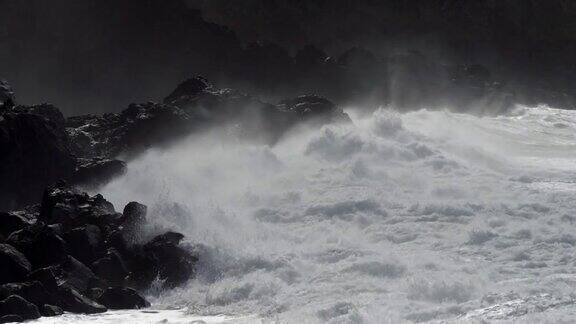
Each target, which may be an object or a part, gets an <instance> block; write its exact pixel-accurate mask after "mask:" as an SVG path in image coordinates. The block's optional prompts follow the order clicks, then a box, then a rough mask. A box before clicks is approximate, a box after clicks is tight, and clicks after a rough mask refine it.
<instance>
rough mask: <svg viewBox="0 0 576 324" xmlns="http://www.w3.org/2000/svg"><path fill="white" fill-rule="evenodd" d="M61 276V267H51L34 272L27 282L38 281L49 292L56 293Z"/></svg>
mask: <svg viewBox="0 0 576 324" xmlns="http://www.w3.org/2000/svg"><path fill="white" fill-rule="evenodd" d="M61 274H62V269H61V268H60V267H59V266H56V267H54V266H51V267H46V268H41V269H38V270H35V271H33V272H32V273H30V274H29V275H28V277H27V278H26V280H28V281H38V282H40V283H41V284H42V286H43V287H44V288H45V289H46V290H47V291H49V292H50V293H54V292H56V291H57V290H58V284H59V278H60V276H61Z"/></svg>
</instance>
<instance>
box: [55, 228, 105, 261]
mask: <svg viewBox="0 0 576 324" xmlns="http://www.w3.org/2000/svg"><path fill="white" fill-rule="evenodd" d="M62 238H63V239H64V240H65V241H66V243H67V244H68V252H69V253H70V255H71V256H73V257H74V258H76V259H78V260H80V261H81V262H83V263H86V264H90V263H92V262H94V260H96V258H97V255H98V252H99V251H100V247H101V244H102V241H103V239H102V231H101V230H100V228H99V227H98V226H96V225H91V224H88V225H86V226H83V227H78V228H75V229H73V230H71V231H69V232H67V233H65V234H64V235H63V237H62Z"/></svg>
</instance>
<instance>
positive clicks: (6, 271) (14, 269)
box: [0, 244, 32, 283]
mask: <svg viewBox="0 0 576 324" xmlns="http://www.w3.org/2000/svg"><path fill="white" fill-rule="evenodd" d="M0 264H1V265H2V266H0V283H9V282H17V281H21V280H24V279H25V278H26V276H28V274H30V270H31V269H32V265H31V264H30V262H29V261H28V259H27V258H26V256H24V254H22V253H20V252H19V251H18V250H16V248H14V247H13V246H11V245H9V244H0Z"/></svg>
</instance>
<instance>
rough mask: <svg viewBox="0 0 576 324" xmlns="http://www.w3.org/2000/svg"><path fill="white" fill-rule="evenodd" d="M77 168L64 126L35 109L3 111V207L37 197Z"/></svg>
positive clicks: (0, 175) (0, 155)
mask: <svg viewBox="0 0 576 324" xmlns="http://www.w3.org/2000/svg"><path fill="white" fill-rule="evenodd" d="M74 168H75V159H74V157H73V156H72V154H71V150H70V143H69V140H68V136H67V135H66V132H65V131H64V128H63V127H61V126H58V125H57V124H56V123H54V122H52V121H50V120H48V119H46V118H45V117H43V116H41V115H37V114H34V113H21V112H18V111H17V110H8V111H5V112H3V113H1V114H0V179H2V181H1V182H0V209H12V208H16V207H19V206H23V205H25V204H28V203H32V202H34V201H37V200H38V197H39V196H40V195H41V194H42V191H43V190H44V188H45V187H46V186H48V185H51V184H52V183H53V182H55V181H57V180H59V179H61V178H67V177H69V176H70V175H71V174H72V173H73V172H74ZM16 183H17V184H18V185H14V184H16Z"/></svg>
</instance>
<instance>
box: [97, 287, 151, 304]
mask: <svg viewBox="0 0 576 324" xmlns="http://www.w3.org/2000/svg"><path fill="white" fill-rule="evenodd" d="M98 302H99V303H100V304H102V305H104V306H106V307H108V308H109V309H140V308H146V307H150V303H149V302H148V301H146V299H144V298H143V297H142V296H140V295H139V294H138V292H136V290H134V289H131V288H121V287H113V288H108V289H106V290H105V291H104V292H103V293H102V295H100V297H99V298H98Z"/></svg>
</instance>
